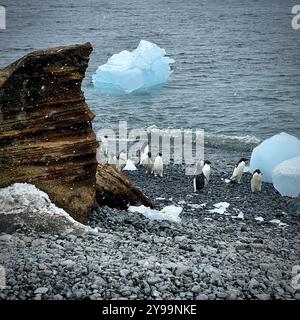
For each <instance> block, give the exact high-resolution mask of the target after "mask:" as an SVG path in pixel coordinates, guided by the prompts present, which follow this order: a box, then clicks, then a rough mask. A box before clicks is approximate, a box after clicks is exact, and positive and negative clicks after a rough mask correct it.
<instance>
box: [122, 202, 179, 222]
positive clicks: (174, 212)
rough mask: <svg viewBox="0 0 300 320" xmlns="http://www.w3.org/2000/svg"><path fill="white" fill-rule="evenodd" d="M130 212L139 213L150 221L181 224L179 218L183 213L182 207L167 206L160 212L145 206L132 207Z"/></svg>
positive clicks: (129, 209)
mask: <svg viewBox="0 0 300 320" xmlns="http://www.w3.org/2000/svg"><path fill="white" fill-rule="evenodd" d="M128 211H129V212H139V213H141V214H142V215H144V216H145V217H147V218H148V219H150V220H169V221H172V222H177V223H180V222H181V218H180V217H179V215H180V213H181V212H182V207H176V206H173V205H172V206H167V207H164V208H163V209H162V210H160V211H158V210H155V209H150V208H149V207H146V206H144V205H141V206H130V207H129V208H128Z"/></svg>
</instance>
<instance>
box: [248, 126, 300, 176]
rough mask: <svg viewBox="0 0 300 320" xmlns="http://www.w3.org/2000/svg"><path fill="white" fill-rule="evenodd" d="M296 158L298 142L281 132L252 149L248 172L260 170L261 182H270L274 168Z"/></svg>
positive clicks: (299, 149) (298, 152) (299, 152)
mask: <svg viewBox="0 0 300 320" xmlns="http://www.w3.org/2000/svg"><path fill="white" fill-rule="evenodd" d="M297 156H300V140H298V139H297V138H296V137H294V136H292V135H290V134H287V133H285V132H281V133H280V134H276V135H274V136H272V137H271V138H269V139H266V140H264V141H263V142H262V143H260V144H259V145H258V146H257V147H256V148H254V149H253V151H252V155H251V160H250V167H249V171H250V172H253V171H255V170H256V169H260V170H261V171H262V173H263V181H265V182H272V172H273V169H274V168H275V166H277V165H278V164H279V163H280V162H282V161H284V160H288V159H291V158H293V157H297Z"/></svg>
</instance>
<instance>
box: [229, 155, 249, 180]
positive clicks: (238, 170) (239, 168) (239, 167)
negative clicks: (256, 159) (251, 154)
mask: <svg viewBox="0 0 300 320" xmlns="http://www.w3.org/2000/svg"><path fill="white" fill-rule="evenodd" d="M247 160H248V159H246V158H241V159H240V160H239V162H238V163H237V164H236V165H235V167H234V170H233V174H232V176H231V178H230V182H232V183H241V179H242V176H243V173H244V169H245V166H246V161H247Z"/></svg>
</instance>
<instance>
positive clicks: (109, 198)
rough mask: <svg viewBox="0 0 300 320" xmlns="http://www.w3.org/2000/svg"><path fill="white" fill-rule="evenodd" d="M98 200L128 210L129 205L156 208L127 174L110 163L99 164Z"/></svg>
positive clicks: (97, 177) (100, 203)
mask: <svg viewBox="0 0 300 320" xmlns="http://www.w3.org/2000/svg"><path fill="white" fill-rule="evenodd" d="M96 188H97V193H96V197H97V201H98V203H99V205H100V206H103V205H107V206H109V207H112V208H118V209H124V210H126V209H127V208H128V206H129V205H135V204H141V205H142V204H143V205H145V206H147V207H150V208H154V204H153V203H152V201H151V200H150V199H148V198H147V197H146V196H145V195H144V194H143V193H142V192H141V191H140V190H139V189H138V188H137V187H135V186H134V185H133V184H132V182H131V181H130V180H129V179H128V178H127V177H126V176H125V174H124V173H123V172H122V171H120V170H118V169H115V168H114V167H112V166H111V165H109V164H99V165H98V171H97V176H96Z"/></svg>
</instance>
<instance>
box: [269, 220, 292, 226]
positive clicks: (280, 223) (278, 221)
mask: <svg viewBox="0 0 300 320" xmlns="http://www.w3.org/2000/svg"><path fill="white" fill-rule="evenodd" d="M269 222H270V223H274V224H278V225H279V227H285V226H287V225H288V224H287V223H284V222H281V221H280V220H279V219H273V220H270V221H269Z"/></svg>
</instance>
